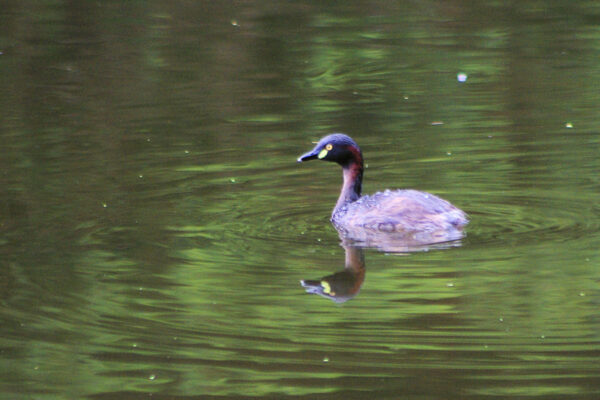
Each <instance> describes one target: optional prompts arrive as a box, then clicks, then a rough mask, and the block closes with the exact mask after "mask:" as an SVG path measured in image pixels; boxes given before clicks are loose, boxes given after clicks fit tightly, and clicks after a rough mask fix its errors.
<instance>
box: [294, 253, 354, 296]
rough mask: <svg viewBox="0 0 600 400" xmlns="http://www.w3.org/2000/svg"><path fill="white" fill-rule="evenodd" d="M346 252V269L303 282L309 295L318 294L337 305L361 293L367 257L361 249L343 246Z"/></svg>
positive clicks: (301, 282)
mask: <svg viewBox="0 0 600 400" xmlns="http://www.w3.org/2000/svg"><path fill="white" fill-rule="evenodd" d="M342 247H344V250H345V251H346V264H345V266H344V269H343V270H341V271H339V272H336V273H335V274H332V275H327V276H324V277H323V278H321V279H318V280H309V279H305V280H301V281H300V284H301V285H302V286H303V287H304V288H305V289H306V292H307V293H312V294H318V295H319V296H323V297H325V298H328V299H330V300H333V301H335V302H336V303H344V302H346V301H348V300H350V299H351V298H353V297H354V296H356V294H357V293H358V292H359V291H360V287H361V286H362V284H363V282H364V280H365V256H364V253H363V249H362V248H360V247H354V246H348V245H342Z"/></svg>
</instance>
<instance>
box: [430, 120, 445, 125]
mask: <svg viewBox="0 0 600 400" xmlns="http://www.w3.org/2000/svg"><path fill="white" fill-rule="evenodd" d="M431 125H432V126H436V125H444V122H443V121H433V122H431Z"/></svg>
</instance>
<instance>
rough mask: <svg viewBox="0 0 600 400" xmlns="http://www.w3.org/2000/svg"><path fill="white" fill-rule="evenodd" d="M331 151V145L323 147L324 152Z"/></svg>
mask: <svg viewBox="0 0 600 400" xmlns="http://www.w3.org/2000/svg"><path fill="white" fill-rule="evenodd" d="M331 149H333V146H332V145H331V143H330V144H328V145H327V146H325V150H327V151H329V150H331Z"/></svg>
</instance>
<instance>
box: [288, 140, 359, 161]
mask: <svg viewBox="0 0 600 400" xmlns="http://www.w3.org/2000/svg"><path fill="white" fill-rule="evenodd" d="M309 160H324V161H334V162H336V163H338V164H340V165H341V166H342V167H346V166H348V165H350V164H352V163H359V164H360V165H362V162H363V159H362V153H361V151H360V148H359V147H358V145H357V144H356V142H355V141H354V140H352V138H351V137H350V136H347V135H344V134H343V133H333V134H331V135H328V136H325V137H324V138H323V139H321V140H319V143H317V145H316V146H315V147H314V148H313V149H312V150H311V151H309V152H308V153H306V154H303V155H301V156H300V157H299V158H298V162H303V161H309Z"/></svg>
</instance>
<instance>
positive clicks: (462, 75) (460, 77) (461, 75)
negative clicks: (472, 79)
mask: <svg viewBox="0 0 600 400" xmlns="http://www.w3.org/2000/svg"><path fill="white" fill-rule="evenodd" d="M456 79H457V80H458V81H459V82H466V81H467V74H465V73H464V72H461V73H459V74H458V75H456Z"/></svg>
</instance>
